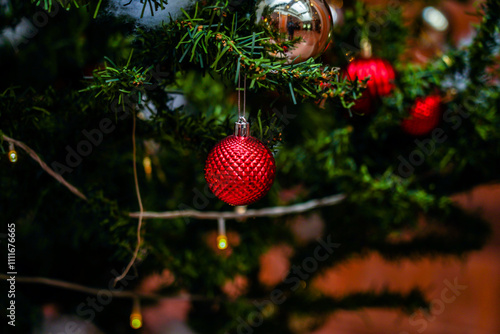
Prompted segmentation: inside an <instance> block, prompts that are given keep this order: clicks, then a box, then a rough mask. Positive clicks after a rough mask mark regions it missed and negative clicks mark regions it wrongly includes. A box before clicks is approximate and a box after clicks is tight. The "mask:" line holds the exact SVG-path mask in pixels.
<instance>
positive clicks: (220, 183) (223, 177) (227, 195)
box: [205, 121, 276, 205]
mask: <svg viewBox="0 0 500 334" xmlns="http://www.w3.org/2000/svg"><path fill="white" fill-rule="evenodd" d="M249 132H250V124H249V123H247V122H246V121H243V122H242V121H239V122H237V123H236V130H235V134H234V135H231V136H228V137H226V138H224V139H223V140H221V141H220V142H219V143H217V145H215V147H214V148H213V149H212V150H211V151H210V153H209V154H208V158H207V161H206V163H205V179H206V180H207V183H208V186H209V188H210V190H211V191H212V192H213V193H214V194H215V196H217V197H218V198H219V199H220V200H222V201H224V202H226V203H227V204H230V205H248V204H251V203H254V202H256V201H258V200H259V199H261V198H262V197H264V196H265V195H266V194H267V192H268V191H269V189H270V188H271V186H272V184H273V182H274V177H275V174H276V164H275V162H274V157H273V155H272V153H271V151H270V150H269V149H268V148H267V147H266V146H265V145H264V144H262V143H261V142H260V141H259V140H258V139H257V138H254V137H252V136H250V133H249Z"/></svg>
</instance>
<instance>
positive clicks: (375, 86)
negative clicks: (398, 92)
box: [346, 58, 396, 114]
mask: <svg viewBox="0 0 500 334" xmlns="http://www.w3.org/2000/svg"><path fill="white" fill-rule="evenodd" d="M346 75H347V76H348V78H349V79H350V80H354V79H355V78H358V80H363V79H365V78H367V77H370V79H369V80H368V82H367V87H366V90H365V91H364V92H363V96H362V97H361V98H360V99H358V100H356V104H355V105H354V107H353V110H354V111H355V112H358V113H361V114H369V113H371V112H372V111H373V106H372V105H373V103H375V102H376V99H377V98H378V97H380V96H387V95H389V94H390V93H391V91H392V89H393V88H394V78H395V76H396V75H395V73H394V69H393V67H392V65H391V64H390V63H389V62H388V61H387V60H384V59H378V58H368V59H365V58H361V59H355V60H353V61H352V62H351V63H350V64H349V66H347V73H346Z"/></svg>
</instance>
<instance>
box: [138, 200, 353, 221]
mask: <svg viewBox="0 0 500 334" xmlns="http://www.w3.org/2000/svg"><path fill="white" fill-rule="evenodd" d="M345 198H346V195H344V194H337V195H332V196H328V197H323V198H319V199H313V200H310V201H307V202H304V203H299V204H293V205H289V206H277V207H272V208H265V209H257V210H247V211H246V212H244V213H238V212H233V211H225V212H209V211H207V212H203V211H196V210H184V211H166V212H131V213H129V216H130V217H132V218H140V219H152V218H161V219H174V218H180V217H190V218H196V219H210V220H217V219H219V218H224V219H240V218H250V217H277V216H284V215H290V214H294V213H301V212H306V211H309V210H312V209H316V208H320V207H325V206H331V205H335V204H338V203H340V202H342V201H343V200H344V199H345Z"/></svg>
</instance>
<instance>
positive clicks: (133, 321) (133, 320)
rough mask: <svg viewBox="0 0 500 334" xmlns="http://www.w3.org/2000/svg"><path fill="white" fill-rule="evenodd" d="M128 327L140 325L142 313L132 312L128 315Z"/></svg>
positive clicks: (136, 327) (139, 326) (135, 327)
mask: <svg viewBox="0 0 500 334" xmlns="http://www.w3.org/2000/svg"><path fill="white" fill-rule="evenodd" d="M130 327H132V328H133V329H139V328H141V327H142V315H141V314H140V313H132V314H131V315H130Z"/></svg>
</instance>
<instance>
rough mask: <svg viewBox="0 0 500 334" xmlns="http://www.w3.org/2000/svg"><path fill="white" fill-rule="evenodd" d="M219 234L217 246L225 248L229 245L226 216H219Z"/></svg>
mask: <svg viewBox="0 0 500 334" xmlns="http://www.w3.org/2000/svg"><path fill="white" fill-rule="evenodd" d="M218 223H219V231H218V232H219V235H218V236H217V248H219V249H221V250H223V249H226V248H227V246H228V242H227V236H226V222H225V220H224V218H222V217H221V218H219V221H218Z"/></svg>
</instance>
